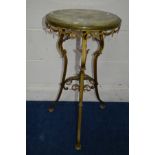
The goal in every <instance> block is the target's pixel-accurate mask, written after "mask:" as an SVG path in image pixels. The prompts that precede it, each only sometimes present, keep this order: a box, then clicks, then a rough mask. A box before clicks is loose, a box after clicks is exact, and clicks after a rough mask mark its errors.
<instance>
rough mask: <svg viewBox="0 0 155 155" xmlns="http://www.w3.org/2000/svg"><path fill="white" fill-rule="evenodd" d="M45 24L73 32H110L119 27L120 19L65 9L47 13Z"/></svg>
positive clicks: (100, 13)
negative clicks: (73, 30)
mask: <svg viewBox="0 0 155 155" xmlns="http://www.w3.org/2000/svg"><path fill="white" fill-rule="evenodd" d="M46 24H48V25H51V26H54V27H60V28H67V29H75V30H111V29H115V28H117V27H120V24H121V19H120V18H119V17H118V16H117V15H114V14H112V13H109V12H105V11H99V10H87V9H65V10H56V11H52V12H50V13H48V14H47V15H46Z"/></svg>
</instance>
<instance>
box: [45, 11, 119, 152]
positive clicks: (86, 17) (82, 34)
mask: <svg viewBox="0 0 155 155" xmlns="http://www.w3.org/2000/svg"><path fill="white" fill-rule="evenodd" d="M45 23H46V28H47V30H49V31H50V32H55V33H57V34H58V42H57V47H58V49H59V51H60V52H61V55H62V57H63V59H64V70H63V76H62V80H61V84H60V90H59V93H58V96H57V98H56V101H55V102H54V104H53V103H52V104H51V106H50V107H49V112H52V111H53V110H54V106H55V104H56V103H57V102H58V101H59V99H60V96H61V94H62V90H63V89H65V90H68V85H72V87H71V88H72V90H78V91H79V104H78V105H79V107H78V121H77V137H76V144H75V149H76V150H80V149H81V142H80V139H81V123H82V105H83V93H84V91H90V90H91V89H95V93H96V96H97V99H98V100H99V101H100V107H101V108H102V109H103V108H104V107H105V102H103V101H102V100H101V98H100V96H99V92H98V80H97V60H98V57H99V55H100V54H101V53H102V50H103V48H104V38H105V37H106V36H109V35H113V34H114V33H116V32H118V31H119V29H120V25H121V19H120V18H119V17H118V16H116V15H114V14H112V13H109V12H105V11H99V10H87V9H65V10H56V11H52V12H50V13H48V14H47V15H46V17H45ZM77 38H80V39H81V40H82V49H81V66H80V72H79V73H78V74H77V75H75V76H71V77H67V78H66V72H67V64H68V58H67V51H66V49H64V47H63V43H64V42H65V41H66V40H68V39H77ZM90 38H92V39H93V40H95V41H96V42H97V43H98V48H97V50H96V51H95V52H94V54H93V77H91V76H89V75H87V74H86V73H85V70H86V59H87V54H88V49H87V40H88V39H90ZM79 51H80V50H79ZM73 81H78V82H79V84H77V83H76V84H72V82H73ZM85 81H87V82H89V84H85Z"/></svg>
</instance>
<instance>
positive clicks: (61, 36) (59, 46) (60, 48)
mask: <svg viewBox="0 0 155 155" xmlns="http://www.w3.org/2000/svg"><path fill="white" fill-rule="evenodd" d="M64 37H65V36H64V33H63V31H62V32H61V33H59V39H58V42H57V47H58V49H59V51H60V52H61V55H62V57H63V59H64V70H63V76H62V80H61V83H60V89H59V93H58V96H57V98H56V100H55V103H57V102H58V101H59V99H60V96H61V94H62V90H63V88H64V85H65V77H66V73H67V64H68V59H67V54H66V53H67V52H66V50H65V49H64V48H63V42H64V41H65V40H67V39H69V38H66V39H64ZM55 103H54V104H53V103H52V104H51V105H50V107H49V109H48V111H49V112H53V111H54V107H55Z"/></svg>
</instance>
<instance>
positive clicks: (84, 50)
mask: <svg viewBox="0 0 155 155" xmlns="http://www.w3.org/2000/svg"><path fill="white" fill-rule="evenodd" d="M86 57H87V33H86V32H83V36H82V56H81V70H80V81H79V82H80V84H79V85H80V90H79V91H80V92H79V109H78V123H77V139H76V145H75V149H76V150H80V149H81V142H80V139H81V124H82V102H83V91H84V76H85V63H86Z"/></svg>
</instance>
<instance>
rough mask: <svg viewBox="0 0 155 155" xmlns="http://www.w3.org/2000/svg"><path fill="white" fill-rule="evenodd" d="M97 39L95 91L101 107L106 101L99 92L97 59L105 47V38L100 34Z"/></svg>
mask: <svg viewBox="0 0 155 155" xmlns="http://www.w3.org/2000/svg"><path fill="white" fill-rule="evenodd" d="M95 40H96V41H97V43H98V49H97V50H96V51H95V53H94V81H95V93H96V97H97V99H98V100H99V101H100V108H101V109H104V108H105V102H104V101H102V100H101V98H100V96H99V92H98V80H97V60H98V57H99V55H100V54H101V53H102V50H103V47H104V39H103V34H99V39H97V38H95Z"/></svg>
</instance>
